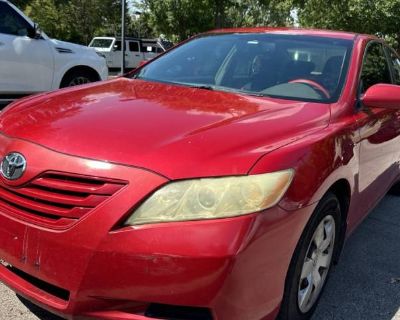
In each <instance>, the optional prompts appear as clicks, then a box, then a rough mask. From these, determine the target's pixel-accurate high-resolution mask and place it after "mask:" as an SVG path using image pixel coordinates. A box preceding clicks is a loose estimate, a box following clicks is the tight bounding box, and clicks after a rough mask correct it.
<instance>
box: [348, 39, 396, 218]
mask: <svg viewBox="0 0 400 320" xmlns="http://www.w3.org/2000/svg"><path fill="white" fill-rule="evenodd" d="M387 58H388V57H387V55H386V53H385V50H384V46H383V45H382V43H380V42H377V41H372V42H370V43H369V44H368V45H367V47H366V49H365V54H364V59H363V64H362V69H361V75H360V81H359V93H360V96H362V95H363V94H364V93H365V92H366V91H367V89H368V88H369V87H371V86H373V85H374V84H378V83H389V84H390V83H392V75H391V71H390V67H389V63H388V59H387ZM356 119H357V123H358V126H359V135H360V154H359V175H358V189H359V196H360V197H361V199H362V201H361V205H360V206H359V208H358V209H359V210H358V211H359V213H358V215H356V216H354V219H357V220H359V219H360V218H362V216H363V215H364V214H365V213H367V212H368V211H369V210H370V209H371V208H372V207H373V206H374V205H375V204H376V202H377V201H378V200H379V199H380V198H381V197H382V196H383V194H384V193H385V192H386V191H387V188H388V187H389V186H390V185H391V183H392V182H393V181H394V179H395V177H396V175H397V173H398V163H397V161H398V159H399V149H400V148H399V146H400V139H399V129H400V127H399V124H400V121H399V120H400V113H399V111H396V110H394V109H389V108H378V107H373V108H367V107H365V106H362V107H361V109H360V110H359V112H358V113H357V115H356Z"/></svg>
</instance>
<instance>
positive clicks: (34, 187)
mask: <svg viewBox="0 0 400 320" xmlns="http://www.w3.org/2000/svg"><path fill="white" fill-rule="evenodd" d="M124 185H126V182H124V181H118V180H110V179H101V178H92V177H86V176H77V175H72V174H64V173H46V174H44V175H41V176H39V177H37V178H35V179H33V180H32V181H30V182H29V183H27V184H25V185H23V186H20V187H11V186H7V185H5V184H0V210H1V211H3V212H6V213H8V214H10V215H13V216H16V217H17V218H19V219H22V220H26V221H28V222H32V223H35V224H39V225H43V226H45V227H51V228H66V227H69V226H70V225H71V224H73V223H74V222H76V221H78V220H79V219H80V218H82V217H83V216H84V215H86V214H87V213H89V212H90V211H91V210H93V209H94V208H96V207H97V206H98V205H99V204H100V203H102V202H103V201H105V200H106V199H108V198H109V197H110V196H112V195H113V194H115V193H116V192H117V191H118V190H120V189H121V188H122V187H123V186H124Z"/></svg>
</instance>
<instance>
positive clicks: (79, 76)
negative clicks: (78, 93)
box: [60, 70, 99, 88]
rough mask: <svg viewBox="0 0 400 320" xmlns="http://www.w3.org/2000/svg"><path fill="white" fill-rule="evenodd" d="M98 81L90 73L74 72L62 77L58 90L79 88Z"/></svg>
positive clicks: (84, 71) (83, 71)
mask: <svg viewBox="0 0 400 320" xmlns="http://www.w3.org/2000/svg"><path fill="white" fill-rule="evenodd" d="M98 80H99V79H98V77H97V76H96V75H95V74H94V73H92V72H89V71H86V70H74V71H72V72H69V73H67V74H66V75H65V76H64V78H63V80H62V82H61V85H60V88H67V87H74V86H79V85H82V84H87V83H91V82H95V81H98Z"/></svg>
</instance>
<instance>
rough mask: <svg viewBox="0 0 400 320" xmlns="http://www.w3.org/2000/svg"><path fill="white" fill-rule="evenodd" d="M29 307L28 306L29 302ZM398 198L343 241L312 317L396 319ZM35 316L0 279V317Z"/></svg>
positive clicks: (399, 302)
mask: <svg viewBox="0 0 400 320" xmlns="http://www.w3.org/2000/svg"><path fill="white" fill-rule="evenodd" d="M30 307H32V306H30ZM399 308H400V197H395V196H390V195H388V196H386V197H385V198H384V199H383V201H382V202H381V203H380V204H379V205H378V207H377V208H376V209H375V210H374V211H373V212H372V213H371V214H370V215H369V216H368V218H367V219H366V220H365V221H364V222H363V223H362V225H361V226H360V227H359V228H358V229H357V230H356V231H355V233H354V234H353V235H352V236H351V237H350V239H349V240H348V241H347V243H346V246H345V248H344V252H343V255H342V257H341V261H340V264H339V265H338V266H337V267H335V269H334V272H333V273H332V275H331V277H330V279H329V282H328V284H327V287H326V289H325V292H324V294H323V296H322V299H321V301H320V304H319V306H318V308H317V311H316V314H315V316H314V318H313V320H331V319H335V320H336V319H338V320H339V319H340V320H342V319H346V320H347V319H349V320H361V319H362V320H389V319H394V320H400V310H399ZM34 311H35V312H36V313H37V314H38V315H39V318H38V317H36V316H34V315H33V314H32V313H31V312H30V311H29V310H28V308H27V307H25V306H24V305H23V304H22V303H21V302H20V301H19V300H18V299H17V297H16V296H15V294H14V293H13V292H11V291H10V290H9V289H7V288H6V287H5V286H4V285H2V284H0V319H1V320H8V319H9V320H11V319H12V320H20V319H21V320H22V319H29V320H31V319H32V320H33V319H42V320H43V319H44V320H55V319H58V318H56V317H54V316H52V315H49V314H48V313H46V312H43V311H41V310H38V309H37V308H35V309H34Z"/></svg>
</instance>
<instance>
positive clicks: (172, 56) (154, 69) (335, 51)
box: [133, 33, 353, 102]
mask: <svg viewBox="0 0 400 320" xmlns="http://www.w3.org/2000/svg"><path fill="white" fill-rule="evenodd" d="M352 45H353V41H351V40H342V39H335V38H325V37H316V36H304V35H283V34H263V33H244V34H218V35H215V34H212V35H205V36H201V37H198V38H195V39H193V40H191V41H189V42H187V43H185V44H183V45H181V46H179V47H177V48H175V49H172V50H171V51H170V52H168V53H166V54H164V55H163V56H162V57H160V58H159V59H156V60H154V61H153V62H151V63H149V64H148V65H146V66H144V67H143V68H142V69H139V70H138V72H136V73H134V74H133V77H134V78H137V79H144V80H149V81H157V82H166V83H175V84H180V85H186V86H194V87H201V88H204V89H210V90H222V91H233V92H240V93H246V94H253V95H260V96H271V97H278V98H283V99H292V100H304V101H322V102H332V101H336V100H337V99H338V97H339V96H340V93H341V90H342V87H343V83H344V80H345V77H346V73H347V67H348V61H349V57H350V53H351V49H352Z"/></svg>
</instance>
